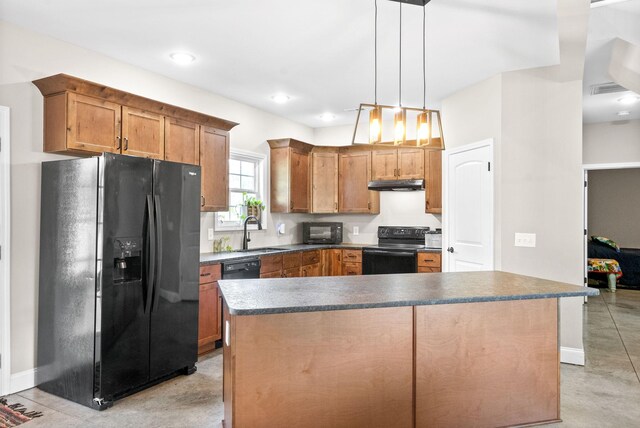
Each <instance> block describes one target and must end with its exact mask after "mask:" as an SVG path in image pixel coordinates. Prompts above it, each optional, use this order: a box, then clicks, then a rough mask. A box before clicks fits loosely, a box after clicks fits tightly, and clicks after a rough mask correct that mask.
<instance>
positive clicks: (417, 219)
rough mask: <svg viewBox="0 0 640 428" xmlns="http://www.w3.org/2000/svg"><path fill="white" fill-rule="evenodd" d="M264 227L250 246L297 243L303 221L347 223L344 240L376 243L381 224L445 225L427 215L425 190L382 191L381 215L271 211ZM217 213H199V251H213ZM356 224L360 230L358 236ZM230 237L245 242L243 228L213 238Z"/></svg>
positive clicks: (238, 244)
mask: <svg viewBox="0 0 640 428" xmlns="http://www.w3.org/2000/svg"><path fill="white" fill-rule="evenodd" d="M267 218H268V224H267V228H266V229H265V230H261V231H258V230H255V231H251V242H250V243H249V246H250V247H251V248H258V247H269V246H275V245H287V244H297V243H300V242H301V241H302V225H301V223H302V222H304V221H341V222H343V223H344V242H353V243H358V244H373V243H376V242H377V241H378V235H377V233H378V226H429V227H431V228H432V229H433V228H436V227H442V219H441V216H439V215H433V214H425V212H424V192H420V191H417V192H381V194H380V214H378V215H365V214H332V215H318V214H279V213H277V214H269V215H268V216H267ZM214 221H215V214H214V213H202V214H200V252H203V253H208V252H211V251H212V248H213V242H212V241H209V240H208V239H207V230H208V229H209V228H213V227H214ZM280 223H283V224H284V225H285V234H284V235H278V234H277V231H276V225H277V224H280ZM354 227H357V228H358V229H359V233H358V235H355V234H354V233H353V232H354V230H353V229H354ZM223 236H228V237H229V238H230V245H231V247H232V248H234V249H238V248H240V247H241V245H242V231H215V232H214V238H215V239H220V238H222V237H223Z"/></svg>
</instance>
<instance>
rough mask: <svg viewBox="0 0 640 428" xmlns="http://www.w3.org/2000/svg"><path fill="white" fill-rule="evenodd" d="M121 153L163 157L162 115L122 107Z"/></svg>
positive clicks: (156, 157) (154, 157)
mask: <svg viewBox="0 0 640 428" xmlns="http://www.w3.org/2000/svg"><path fill="white" fill-rule="evenodd" d="M122 153H123V154H125V155H132V156H140V157H145V158H153V159H164V116H161V115H159V114H155V113H149V112H146V111H143V110H138V109H135V108H132V107H126V106H125V107H122Z"/></svg>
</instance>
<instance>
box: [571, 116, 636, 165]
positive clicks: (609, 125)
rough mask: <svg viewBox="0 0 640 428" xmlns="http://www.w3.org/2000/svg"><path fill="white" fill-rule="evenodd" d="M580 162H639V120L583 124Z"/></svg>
mask: <svg viewBox="0 0 640 428" xmlns="http://www.w3.org/2000/svg"><path fill="white" fill-rule="evenodd" d="M583 136H584V145H583V153H582V162H583V163H585V164H588V163H621V162H640V120H621V121H616V122H602V123H585V124H584V130H583Z"/></svg>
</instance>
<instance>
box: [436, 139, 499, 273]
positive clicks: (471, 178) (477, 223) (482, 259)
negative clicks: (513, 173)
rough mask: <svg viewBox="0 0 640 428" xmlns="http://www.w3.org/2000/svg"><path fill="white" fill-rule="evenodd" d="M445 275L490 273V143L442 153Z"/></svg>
mask: <svg viewBox="0 0 640 428" xmlns="http://www.w3.org/2000/svg"><path fill="white" fill-rule="evenodd" d="M444 162H445V165H444V166H445V171H446V176H445V179H446V182H445V207H444V208H445V216H446V218H445V225H444V236H443V237H444V241H445V249H446V251H444V252H443V253H444V255H445V257H444V258H445V262H444V269H445V270H446V271H448V272H464V271H476V270H493V209H494V208H493V140H486V141H483V142H480V143H477V144H472V145H469V146H464V147H460V148H456V149H453V150H449V151H447V152H445V158H444Z"/></svg>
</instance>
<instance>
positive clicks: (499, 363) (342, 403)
mask: <svg viewBox="0 0 640 428" xmlns="http://www.w3.org/2000/svg"><path fill="white" fill-rule="evenodd" d="M220 289H221V291H222V294H223V298H224V301H225V305H224V319H225V322H224V323H225V334H224V338H223V339H224V340H223V342H224V343H223V346H224V350H223V353H224V418H225V420H224V423H225V426H226V427H227V428H231V427H259V426H305V427H315V426H318V427H321V426H331V427H337V426H345V427H359V426H366V427H412V426H418V427H425V426H430V427H431V426H435V427H437V426H512V425H524V424H534V423H545V422H553V421H558V420H559V419H560V414H559V411H560V407H559V398H560V391H559V388H560V382H559V381H560V371H559V344H558V333H559V332H558V299H559V298H562V297H576V296H587V295H597V294H598V291H597V290H594V289H590V288H586V287H579V286H573V285H569V284H563V283H559V282H554V281H547V280H542V279H537V278H532V277H526V276H520V275H515V274H509V273H504V272H468V273H430V274H399V275H371V276H356V277H328V278H327V277H323V278H291V279H263V280H241V281H233V280H230V281H220Z"/></svg>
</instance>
